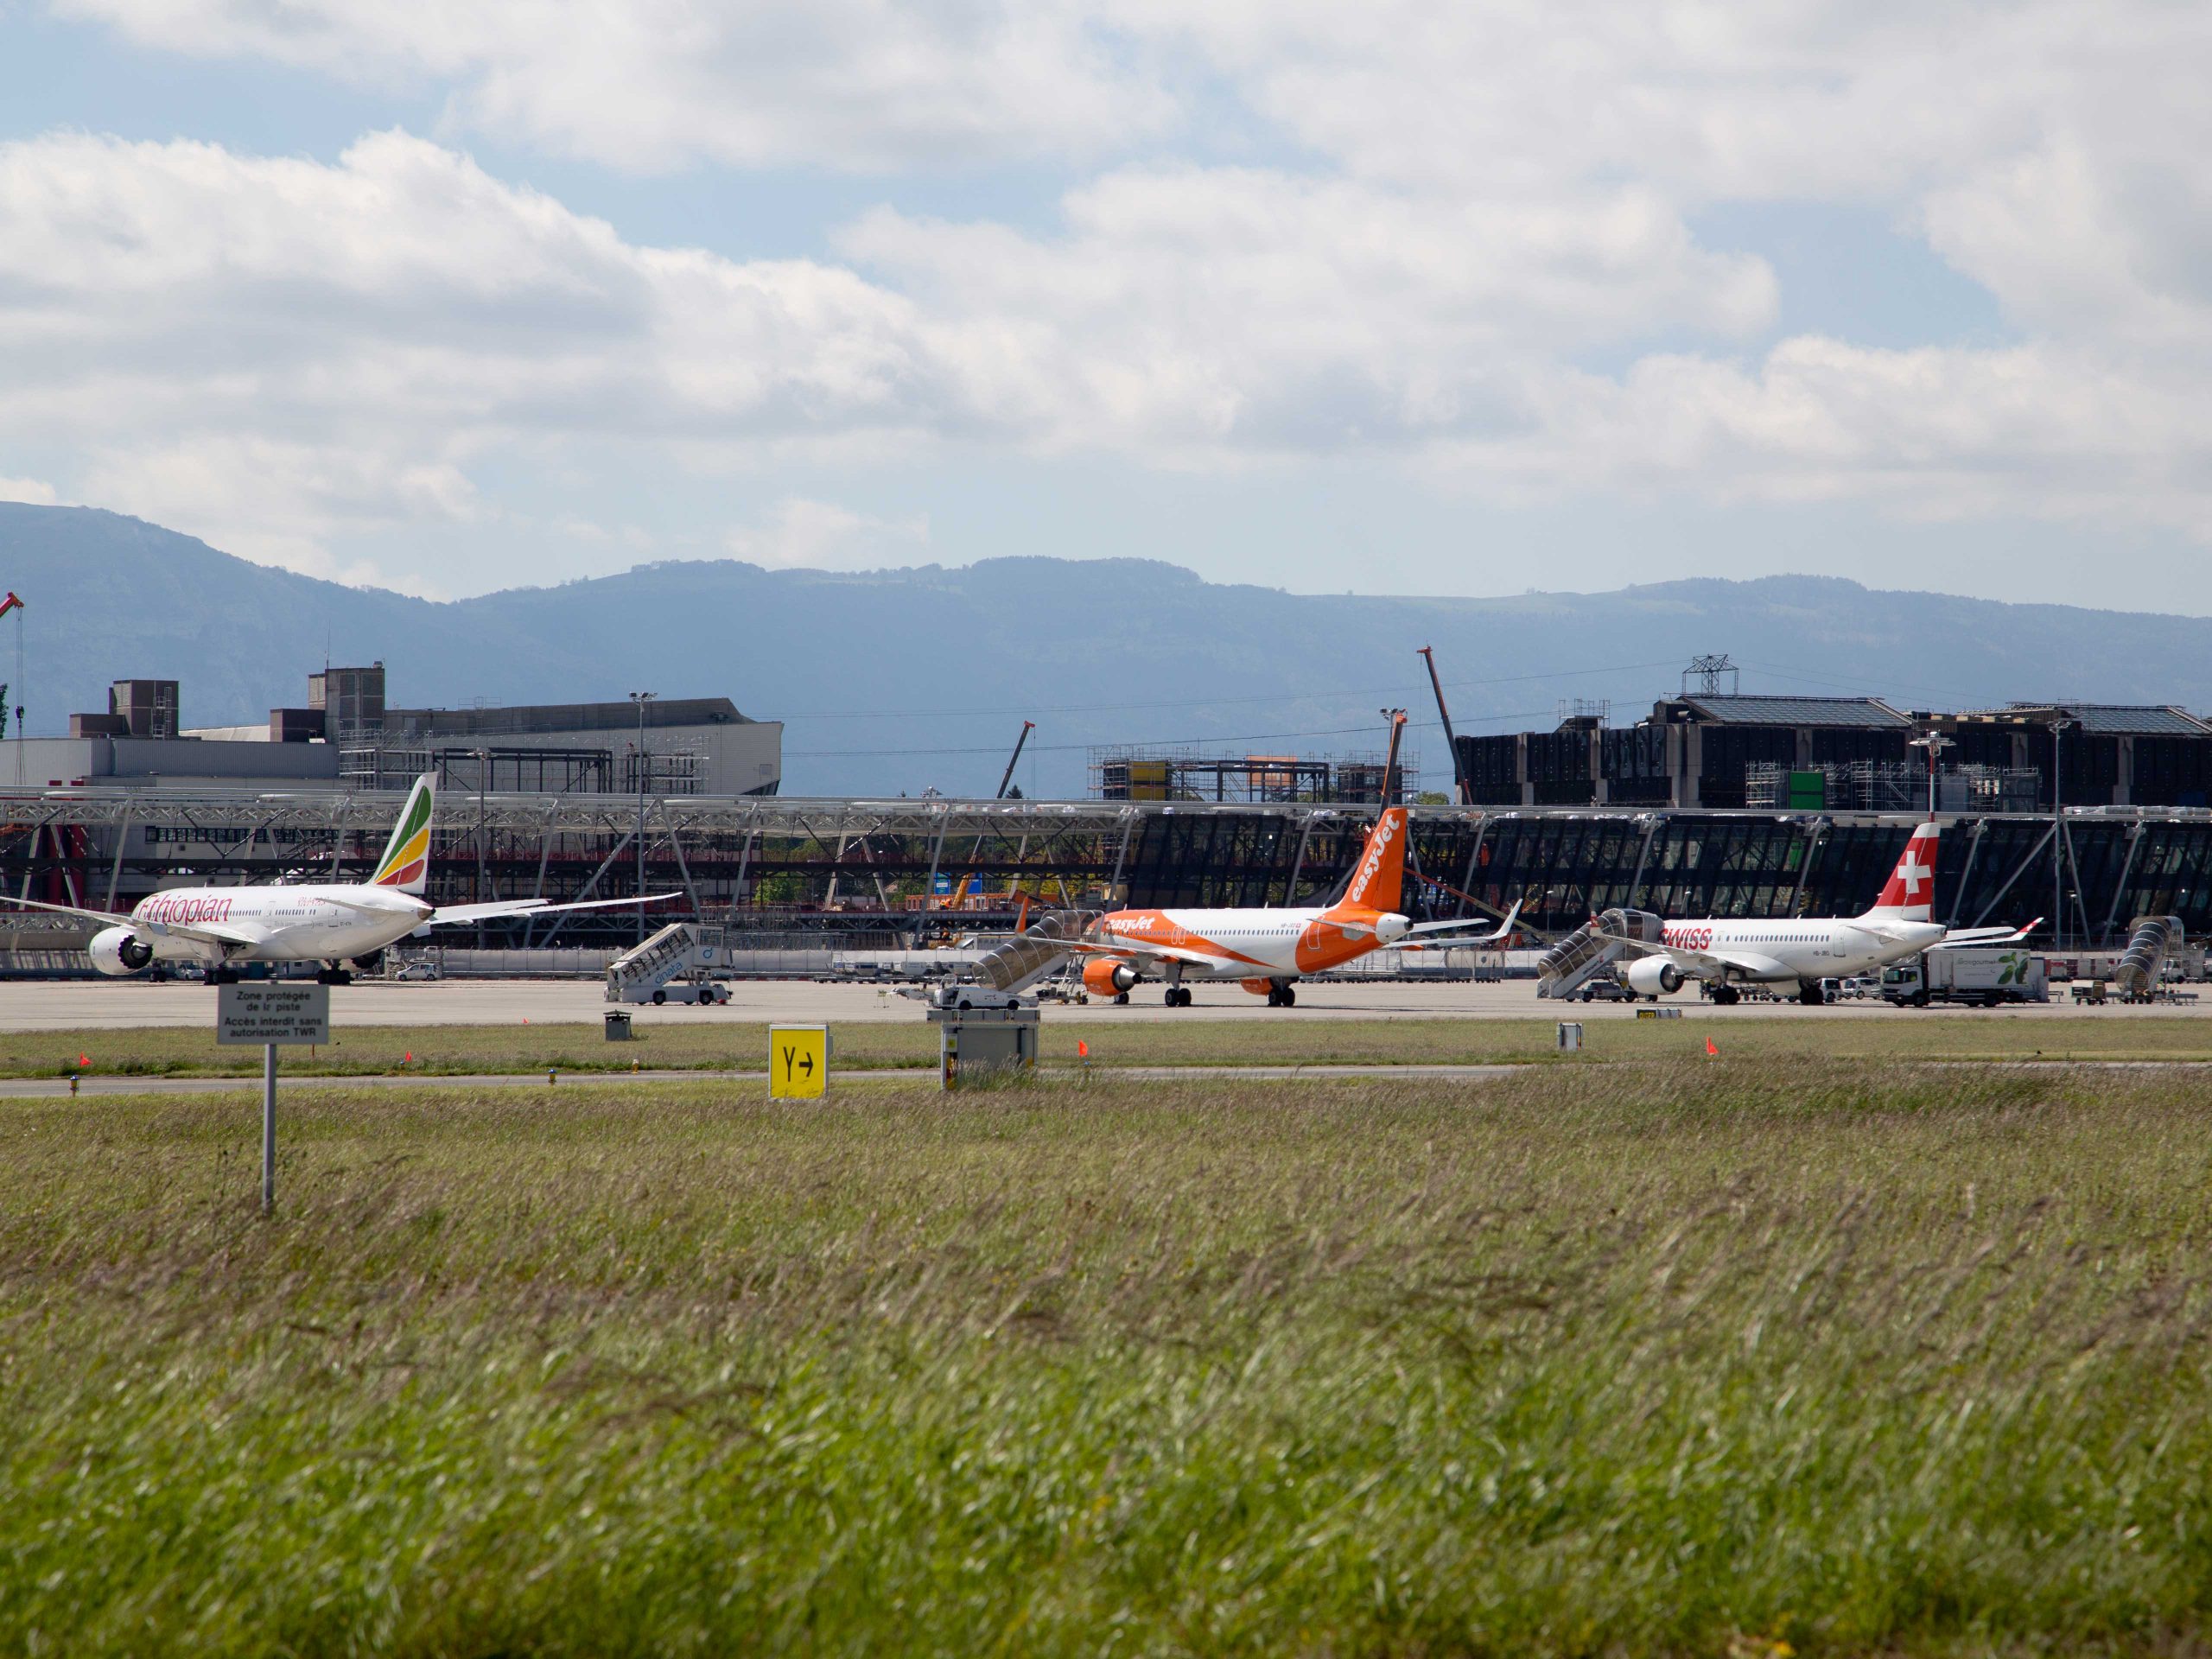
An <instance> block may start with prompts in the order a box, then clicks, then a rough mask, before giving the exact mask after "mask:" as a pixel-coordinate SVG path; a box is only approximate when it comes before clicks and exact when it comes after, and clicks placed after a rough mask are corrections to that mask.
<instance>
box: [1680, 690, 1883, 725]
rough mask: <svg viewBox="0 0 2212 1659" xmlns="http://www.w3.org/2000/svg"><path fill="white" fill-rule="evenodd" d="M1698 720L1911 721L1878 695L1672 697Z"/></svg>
mask: <svg viewBox="0 0 2212 1659" xmlns="http://www.w3.org/2000/svg"><path fill="white" fill-rule="evenodd" d="M1672 701H1675V702H1681V703H1684V704H1687V705H1688V707H1689V709H1690V710H1691V712H1692V713H1693V714H1694V715H1696V717H1697V718H1698V719H1700V720H1709V721H1716V722H1718V723H1719V724H1723V725H1729V726H1881V727H1909V726H1910V725H1911V724H1912V721H1910V720H1908V719H1907V718H1906V717H1905V716H1904V715H1902V714H1900V713H1898V712H1897V710H1896V709H1892V708H1891V707H1890V705H1889V704H1888V703H1886V702H1883V701H1882V700H1881V699H1880V698H1879V697H1766V696H1737V695H1726V696H1710V697H1708V696H1684V697H1679V698H1675V699H1672Z"/></svg>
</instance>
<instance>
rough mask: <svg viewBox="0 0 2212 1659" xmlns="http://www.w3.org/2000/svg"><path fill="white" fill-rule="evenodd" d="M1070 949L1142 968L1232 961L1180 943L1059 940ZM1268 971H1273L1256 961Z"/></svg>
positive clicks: (1210, 965)
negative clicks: (1191, 948)
mask: <svg viewBox="0 0 2212 1659" xmlns="http://www.w3.org/2000/svg"><path fill="white" fill-rule="evenodd" d="M1054 943H1056V944H1063V945H1065V948H1066V949H1068V950H1080V951H1082V952H1083V953H1084V955H1085V956H1093V957H1120V958H1122V960H1124V961H1126V962H1131V963H1135V964H1136V965H1137V966H1138V967H1140V968H1158V967H1160V966H1161V965H1162V964H1164V963H1171V962H1179V963H1185V964H1187V965H1189V966H1192V967H1196V968H1222V967H1226V966H1228V965H1229V963H1230V958H1229V957H1210V956H1208V955H1206V953H1205V951H1203V950H1185V949H1184V948H1183V947H1182V946H1181V945H1179V944H1101V943H1100V942H1098V941H1097V940H1095V939H1067V940H1056V941H1054ZM1254 966H1255V969H1258V970H1259V971H1261V972H1262V973H1264V972H1267V971H1269V970H1268V969H1265V968H1263V967H1262V966H1261V964H1258V963H1255V964H1254Z"/></svg>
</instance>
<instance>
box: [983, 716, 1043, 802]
mask: <svg viewBox="0 0 2212 1659" xmlns="http://www.w3.org/2000/svg"><path fill="white" fill-rule="evenodd" d="M1036 729H1037V722H1036V721H1033V720H1025V721H1022V722H1021V735H1020V737H1017V738H1015V739H1014V753H1012V754H1010V755H1008V756H1007V762H1006V771H1005V772H1004V774H1003V775H1001V778H1000V779H999V792H998V793H997V794H995V795H994V796H992V797H991V798H992V799H993V800H995V801H1002V800H1004V799H1006V791H1007V786H1008V785H1011V784H1012V783H1013V782H1014V768H1015V767H1016V766H1020V764H1021V746H1022V745H1023V744H1025V743H1027V741H1029V734H1030V733H1032V732H1033V731H1035V730H1036ZM1031 781H1032V782H1034V781H1035V780H1034V779H1032V780H1031Z"/></svg>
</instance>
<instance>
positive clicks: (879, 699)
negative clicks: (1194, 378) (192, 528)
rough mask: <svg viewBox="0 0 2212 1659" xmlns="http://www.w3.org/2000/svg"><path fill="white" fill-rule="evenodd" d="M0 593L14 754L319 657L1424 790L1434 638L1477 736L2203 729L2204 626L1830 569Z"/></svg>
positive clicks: (802, 750) (51, 513)
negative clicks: (1691, 706)
mask: <svg viewBox="0 0 2212 1659" xmlns="http://www.w3.org/2000/svg"><path fill="white" fill-rule="evenodd" d="M1871 562H1872V559H1871V555H1870V563H1871ZM1530 574H1531V575H1534V576H1536V577H1538V578H1541V575H1542V573H1541V571H1531V572H1530ZM0 588H11V589H13V590H14V591H15V592H16V593H17V594H21V595H22V598H23V599H24V601H26V603H27V606H28V609H27V611H26V612H25V613H23V617H22V642H23V655H24V661H23V671H22V674H21V675H18V674H17V673H16V659H15V646H16V640H15V637H14V634H13V632H12V630H13V629H14V628H15V627H16V619H14V618H12V617H10V618H9V619H7V620H0V678H5V679H8V680H11V681H14V682H16V685H15V689H14V690H12V691H11V692H10V702H17V701H20V702H23V703H25V704H26V705H27V706H28V708H29V721H28V723H29V728H30V730H31V731H32V732H33V733H34V734H44V733H54V732H59V731H60V730H62V729H63V728H65V727H66V724H67V716H68V715H69V713H70V712H71V711H72V710H76V709H99V710H105V708H106V706H107V701H106V689H107V684H108V682H109V681H111V680H112V679H117V678H121V677H127V676H143V677H162V678H172V677H173V678H175V679H177V680H179V681H181V682H182V700H183V715H184V721H185V723H186V724H187V725H188V726H213V725H225V724H231V723H235V722H244V721H255V720H260V719H264V718H265V717H266V715H267V711H268V710H269V709H270V708H272V707H277V706H291V705H297V704H299V703H302V702H305V701H306V696H307V676H308V674H309V673H310V672H312V671H315V670H316V669H319V668H321V666H322V665H323V664H324V663H325V661H326V660H327V661H330V662H333V663H337V664H349V663H365V662H369V661H373V660H381V661H382V662H383V663H384V664H385V668H386V671H387V674H388V677H389V687H390V696H391V701H392V702H394V703H395V704H397V705H404V706H409V707H421V706H424V705H433V706H445V707H456V706H467V705H468V704H471V703H477V702H489V703H502V702H570V701H579V700H590V699H598V698H620V696H622V695H623V694H624V693H625V692H626V691H628V690H656V691H659V692H661V693H663V694H664V695H666V696H712V695H716V694H721V695H726V696H729V697H731V698H733V699H734V701H735V702H736V703H737V705H738V707H739V708H740V709H743V710H744V711H745V712H746V713H747V714H748V715H753V716H756V717H758V718H762V719H782V720H785V721H788V722H789V723H788V725H787V726H786V728H785V784H784V787H785V792H786V793H787V794H807V793H835V794H849V793H883V794H895V793H898V792H899V791H906V792H909V793H918V792H919V791H921V790H922V789H923V788H925V787H926V786H930V785H935V786H936V787H938V788H939V789H942V790H944V791H946V792H948V793H963V794H972V793H983V794H988V793H989V791H991V789H992V788H993V787H995V785H996V784H997V782H998V778H999V773H1000V772H1001V768H1002V766H1003V765H1004V757H1005V755H1006V753H1007V750H1008V749H1009V748H1010V747H1012V745H1013V743H1014V736H1015V734H1016V733H1017V732H1018V731H1019V730H1020V724H1021V721H1023V720H1024V719H1032V720H1034V721H1036V722H1037V731H1036V733H1035V734H1033V738H1032V740H1031V744H1030V750H1029V753H1027V755H1026V756H1025V758H1024V760H1023V761H1022V765H1021V768H1020V772H1018V773H1017V774H1016V776H1017V779H1018V781H1019V782H1020V785H1021V787H1022V788H1023V790H1024V791H1025V792H1027V793H1030V794H1033V795H1052V796H1069V795H1080V794H1082V793H1083V792H1084V785H1085V766H1086V757H1085V753H1084V751H1085V749H1086V747H1087V746H1090V745H1100V744H1112V743H1122V742H1156V743H1179V744H1190V745H1195V746H1198V747H1203V748H1205V749H1210V750H1218V751H1221V752H1225V753H1240V754H1241V753H1246V752H1248V751H1256V752H1260V753H1289V752H1293V751H1296V752H1301V753H1332V752H1344V751H1352V750H1368V749H1374V748H1376V747H1379V746H1380V743H1381V740H1382V735H1383V721H1382V720H1381V717H1380V715H1378V713H1377V710H1378V709H1381V708H1382V707H1383V706H1385V705H1389V704H1402V705H1404V706H1406V707H1408V709H1411V710H1412V712H1413V715H1414V721H1415V727H1414V736H1413V739H1412V747H1414V749H1415V750H1416V751H1417V752H1418V753H1419V758H1420V761H1421V773H1422V779H1423V781H1424V782H1425V783H1426V784H1427V785H1429V786H1431V787H1436V788H1442V787H1446V785H1447V781H1448V779H1449V776H1450V771H1451V762H1450V757H1449V756H1448V755H1447V754H1446V753H1445V749H1444V745H1443V741H1442V736H1441V734H1440V732H1438V731H1436V730H1435V729H1434V728H1433V721H1434V718H1435V715H1434V703H1433V699H1432V698H1431V696H1430V695H1429V691H1428V687H1427V681H1426V679H1425V677H1423V674H1422V671H1421V664H1420V661H1419V659H1418V658H1416V657H1415V656H1414V650H1415V648H1416V647H1418V646H1421V645H1434V646H1435V647H1436V654H1437V661H1438V665H1439V668H1440V671H1442V673H1443V675H1444V677H1445V679H1446V689H1447V693H1448V696H1449V697H1450V700H1451V705H1452V715H1453V718H1454V720H1455V721H1457V723H1458V724H1459V727H1460V728H1461V729H1463V730H1471V731H1499V730H1520V729H1523V728H1535V729H1543V728H1548V727H1549V726H1550V725H1552V724H1553V723H1554V718H1555V715H1556V711H1557V705H1558V703H1559V702H1560V700H1561V699H1568V698H1585V699H1592V700H1598V699H1611V703H1612V714H1613V719H1614V720H1615V721H1616V722H1617V723H1621V724H1627V723H1630V721H1633V720H1634V719H1635V718H1636V717H1637V715H1640V714H1642V713H1644V712H1647V711H1648V709H1649V705H1650V703H1651V702H1652V701H1653V700H1654V699H1655V698H1656V697H1659V696H1668V695H1671V694H1673V693H1674V692H1675V690H1677V689H1678V688H1679V685H1680V677H1681V668H1682V665H1683V664H1685V663H1687V662H1688V659H1689V658H1691V657H1692V656H1693V655H1695V654H1697V653H1700V652H1726V653H1728V654H1730V655H1731V656H1732V658H1734V660H1735V661H1736V662H1737V663H1738V664H1741V665H1742V688H1743V690H1746V691H1751V690H1763V691H1770V692H1776V693H1817V692H1872V693H1874V694H1877V695H1879V696H1885V697H1887V698H1889V699H1890V700H1891V702H1896V703H1898V704H1899V705H1901V706H1904V707H1909V708H1946V709H1948V708H1956V707H1961V706H1978V705H1986V704H1989V703H1996V702H2005V701H2009V700H2012V699H2015V698H2050V697H2075V698H2086V699H2094V700H2097V701H2102V702H2172V703H2179V704H2181V705H2183V706H2184V707H2188V708H2192V709H2199V710H2202V709H2207V708H2212V619H2205V618H2197V617H2172V616H2159V615H2155V614H2148V613H2126V612H2118V611H2092V610H2083V609H2077V608H2073V607H2066V606H2057V605H2005V604H1999V603H1996V602H1994V601H1986V600H1972V599H1957V598H1951V597H1946V596H1943V595H1939V594H1909V593H1891V592H1883V591H1879V590H1875V589H1871V588H1864V587H1861V586H1859V584H1858V583H1856V582H1851V581H1847V580H1845V579H1843V578H1840V577H1835V576H1775V577H1769V578H1766V579H1764V580H1762V581H1756V582H1721V581H1694V582H1662V583H1656V584H1653V585H1651V586H1648V587H1637V588H1624V589H1623V590H1621V591H1619V592H1617V593H1608V594H1538V593H1530V594H1522V595H1519V596H1516V597H1513V598H1502V599H1387V598H1363V597H1355V596H1352V595H1342V596H1339V595H1334V594H1331V595H1307V594H1287V593H1282V592H1280V591H1277V590H1275V589H1273V588H1252V587H1231V586H1223V585H1219V584H1216V583H1211V582H1203V581H1201V580H1200V579H1199V578H1198V577H1197V576H1196V575H1192V573H1191V572H1190V571H1187V570H1185V569H1179V568H1178V567H1176V566H1173V565H1169V564H1162V563H1154V562H1151V561H1147V560H1141V559H1113V560H1103V561H1092V562H1071V561H1067V560H1061V559H1050V558H1021V559H993V560H987V561H985V562H984V563H980V564H974V565H969V566H967V567H965V568H963V569H942V568H940V567H938V566H935V565H930V566H924V567H921V568H918V569H902V570H886V571H878V572H873V573H869V574H866V575H837V574H831V573H827V572H823V571H818V570H765V569H760V568H759V567H758V566H754V565H750V564H743V563H737V562H735V561H715V562H694V563H665V564H652V565H645V566H640V567H639V568H638V569H632V570H630V571H628V572H626V573H625V574H623V575H616V576H607V577H601V578H598V579H594V580H591V581H586V582H569V583H566V584H564V585H563V586H561V587H557V588H515V589H512V590H509V591H506V592H503V593H497V594H486V595H484V596H482V597H480V598H476V599H468V600H461V601H454V602H451V603H445V604H440V603H433V602H431V601H424V600H417V599H410V598H408V597H406V596H404V595H403V594H391V593H385V592H381V591H377V590H373V589H365V588H347V587H344V586H341V585H340V584H338V583H335V582H318V581H315V580H313V579H311V578H308V577H306V576H298V575H291V574H289V573H288V572H285V571H282V570H275V569H269V568H267V567H265V566H262V565H257V564H251V563H246V562H245V560H242V559H237V558H232V557H231V556H228V555H226V554H224V553H219V552H218V551H216V550H214V549H213V548H211V547H209V546H208V545H207V543H204V542H200V541H198V540H195V539H194V538H193V537H189V536H182V535H179V534H177V533H176V532H175V531H168V530H163V529H162V528H160V527H159V526H157V525H154V524H145V523H143V522H141V521H139V520H137V519H135V518H124V517H122V516H120V515H118V514H116V513H111V512H100V511H98V510H95V509H90V508H79V507H41V506H29V505H13V504H4V503H0Z"/></svg>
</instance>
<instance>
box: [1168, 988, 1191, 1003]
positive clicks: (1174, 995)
mask: <svg viewBox="0 0 2212 1659" xmlns="http://www.w3.org/2000/svg"><path fill="white" fill-rule="evenodd" d="M1167 1006H1168V1007H1171V1008H1187V1007H1190V1006H1191V993H1190V992H1189V991H1188V990H1186V989H1185V988H1183V987H1182V986H1180V985H1170V986H1169V987H1168V988H1167Z"/></svg>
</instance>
